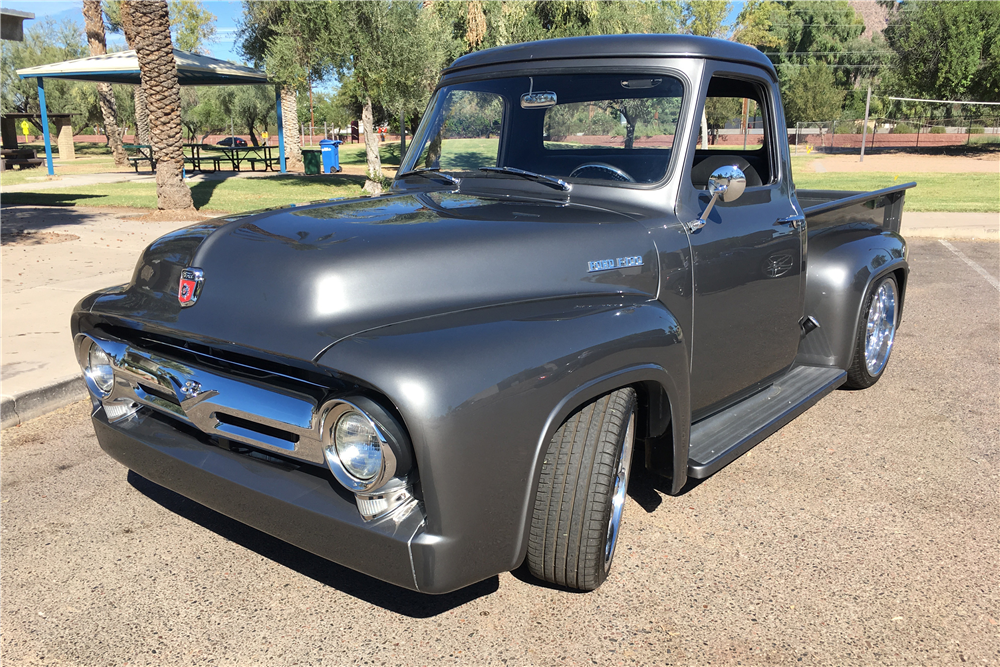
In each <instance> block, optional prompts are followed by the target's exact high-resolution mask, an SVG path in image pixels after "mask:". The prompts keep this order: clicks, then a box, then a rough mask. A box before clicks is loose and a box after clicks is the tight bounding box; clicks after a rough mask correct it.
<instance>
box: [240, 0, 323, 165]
mask: <svg viewBox="0 0 1000 667" xmlns="http://www.w3.org/2000/svg"><path fill="white" fill-rule="evenodd" d="M334 20H335V11H334V9H333V4H331V3H325V2H322V3H321V2H268V1H265V0H244V3H243V17H242V19H241V20H240V23H239V30H238V34H237V39H238V44H239V48H240V51H241V53H242V54H243V56H244V57H245V58H247V59H248V60H250V61H251V62H252V63H253V64H254V65H255V66H256V67H263V68H264V69H265V70H266V71H267V75H268V78H269V79H271V80H272V81H275V82H276V83H278V85H279V88H280V91H281V112H282V116H283V119H284V136H285V154H286V156H287V158H288V167H289V169H292V170H299V169H302V140H301V138H300V136H299V128H298V123H297V119H298V115H299V113H298V99H297V95H298V93H299V92H303V91H305V90H308V88H309V85H310V84H311V83H315V82H318V81H322V80H323V79H324V78H326V76H327V75H328V74H330V73H331V71H332V68H333V62H332V60H331V57H330V54H329V53H328V52H327V48H326V46H325V45H327V44H328V43H329V41H330V40H332V39H335V35H336V34H337V33H338V28H337V26H335V25H334Z"/></svg>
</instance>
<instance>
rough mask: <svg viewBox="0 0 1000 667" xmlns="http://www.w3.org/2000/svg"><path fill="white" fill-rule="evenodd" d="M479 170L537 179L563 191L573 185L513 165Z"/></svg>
mask: <svg viewBox="0 0 1000 667" xmlns="http://www.w3.org/2000/svg"><path fill="white" fill-rule="evenodd" d="M479 171H489V172H495V173H498V174H513V175H515V176H521V177H522V178H527V179H529V180H532V181H537V182H538V183H541V184H543V185H547V186H549V187H551V188H555V189H557V190H562V191H563V192H569V191H570V190H571V189H572V187H573V186H572V185H570V184H569V183H567V182H566V181H564V180H563V179H561V178H553V177H552V176H546V175H545V174H536V173H535V172H533V171H525V170H523V169H515V168H514V167H480V168H479Z"/></svg>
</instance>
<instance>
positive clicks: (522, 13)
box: [431, 0, 681, 62]
mask: <svg viewBox="0 0 1000 667" xmlns="http://www.w3.org/2000/svg"><path fill="white" fill-rule="evenodd" d="M431 8H432V11H433V12H434V13H435V14H437V15H438V16H440V17H441V19H442V21H443V22H444V24H445V26H446V27H448V28H449V29H450V32H451V40H450V41H451V56H450V58H449V59H448V60H449V62H450V60H452V59H454V58H457V57H458V56H461V55H464V54H465V53H469V52H471V51H478V50H480V49H487V48H492V47H494V46H503V45H505V44H515V43H519V42H527V41H532V40H537V39H548V38H555V37H575V36H580V35H613V34H628V33H657V32H660V33H671V32H677V31H678V29H679V27H680V24H681V5H680V3H679V2H673V1H670V0H650V1H648V2H639V1H636V0H606V1H602V2H594V1H589V2H578V1H576V0H549V1H547V2H536V1H534V0H486V1H478V0H475V1H473V2H465V1H463V0H436V1H435V2H433V3H431Z"/></svg>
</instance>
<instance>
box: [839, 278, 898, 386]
mask: <svg viewBox="0 0 1000 667" xmlns="http://www.w3.org/2000/svg"><path fill="white" fill-rule="evenodd" d="M898 302H899V298H898V290H897V289H896V279H895V278H893V277H892V276H887V277H886V278H884V279H882V280H881V281H879V282H877V283H875V284H873V285H872V288H871V290H869V292H868V294H867V295H865V307H864V309H863V310H862V311H861V318H860V322H858V331H857V335H856V337H855V341H854V360H853V361H852V362H851V367H850V368H849V369H848V370H847V382H846V383H845V385H846V386H847V387H850V388H852V389H865V388H867V387H870V386H872V385H873V384H875V383H876V382H878V380H879V378H880V377H882V372H883V371H884V370H885V367H886V365H887V364H888V363H889V354H890V353H891V352H892V344H893V343H894V342H895V340H896V324H897V323H898V321H899V314H898V312H899V307H898Z"/></svg>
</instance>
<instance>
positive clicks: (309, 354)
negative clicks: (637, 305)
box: [92, 192, 657, 359]
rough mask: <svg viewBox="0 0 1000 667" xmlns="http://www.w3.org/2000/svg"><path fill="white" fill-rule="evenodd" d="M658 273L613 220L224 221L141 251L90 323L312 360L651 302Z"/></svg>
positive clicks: (324, 212) (643, 242)
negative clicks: (356, 346)
mask: <svg viewBox="0 0 1000 667" xmlns="http://www.w3.org/2000/svg"><path fill="white" fill-rule="evenodd" d="M619 258H623V259H625V260H626V261H624V262H619ZM628 258H632V259H628ZM636 258H641V264H640V263H639V260H638V259H636ZM608 260H610V261H608ZM592 262H599V263H600V264H596V265H592V264H591V263H592ZM619 264H622V265H623V266H622V267H619ZM186 267H196V268H200V269H202V271H203V272H204V285H203V288H202V290H201V292H200V295H199V298H198V300H197V302H196V303H195V304H194V305H193V306H190V307H187V308H181V306H180V303H179V302H178V299H177V291H178V283H179V278H180V271H181V270H182V269H184V268H186ZM656 267H657V261H656V251H655V247H654V245H653V243H652V242H651V241H650V239H649V237H648V234H647V232H646V230H645V229H644V228H643V227H642V226H641V225H639V224H638V223H636V222H635V221H633V220H631V219H630V218H627V217H625V216H622V215H619V214H616V213H614V212H610V211H605V210H599V209H594V208H589V207H582V206H575V205H567V204H565V203H549V202H543V201H513V200H502V199H491V198H483V197H475V196H468V195H461V194H455V193H441V192H430V193H418V194H403V195H395V196H383V197H378V198H373V199H364V200H355V201H345V202H336V203H329V202H328V203H324V204H317V205H308V206H292V207H286V208H284V209H279V210H273V211H268V212H264V213H256V214H251V215H248V216H242V217H241V216H231V217H228V218H221V219H219V220H215V221H210V222H208V223H204V224H199V225H195V226H192V227H188V228H186V229H183V230H180V231H178V232H175V233H173V234H169V235H167V236H165V237H163V238H161V239H159V240H158V241H156V242H154V243H153V244H152V245H150V246H149V247H148V248H147V249H146V251H145V252H144V254H143V256H142V258H141V259H140V261H139V263H138V264H137V266H136V269H135V274H134V276H133V279H132V283H130V284H129V285H128V286H127V288H126V289H125V290H122V291H119V293H117V294H115V293H108V294H105V295H104V296H102V297H100V298H98V299H97V301H96V302H95V303H94V305H93V307H92V311H93V312H95V313H104V314H107V315H112V316H116V317H120V318H122V319H125V320H128V321H130V322H132V323H134V324H135V325H138V326H142V327H143V328H150V329H155V330H159V331H162V332H169V333H171V334H172V335H178V336H181V337H184V336H191V337H195V338H199V339H211V340H216V341H226V342H229V343H234V344H236V345H239V346H243V347H247V348H253V349H258V350H262V351H266V352H269V353H274V354H279V355H283V356H290V357H295V358H298V359H315V358H316V357H317V356H318V355H319V354H320V353H321V352H323V351H324V350H325V349H326V348H328V347H329V346H330V345H332V344H334V343H336V342H337V341H339V340H342V339H344V338H346V337H348V336H351V335H352V334H355V333H358V332H361V331H368V330H371V329H375V328H378V327H383V326H386V325H390V324H393V323H397V322H402V321H406V320H411V319H415V318H420V317H429V316H434V315H440V314H443V313H449V312H454V311H457V310H463V309H470V308H478V307H485V306H490V305H497V304H502V303H511V302H516V301H522V300H531V299H544V298H552V297H560V296H575V295H585V294H594V295H601V294H623V293H624V294H633V295H644V296H648V297H650V298H654V297H655V296H656V289H657V268H656ZM594 269H597V270H594Z"/></svg>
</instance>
